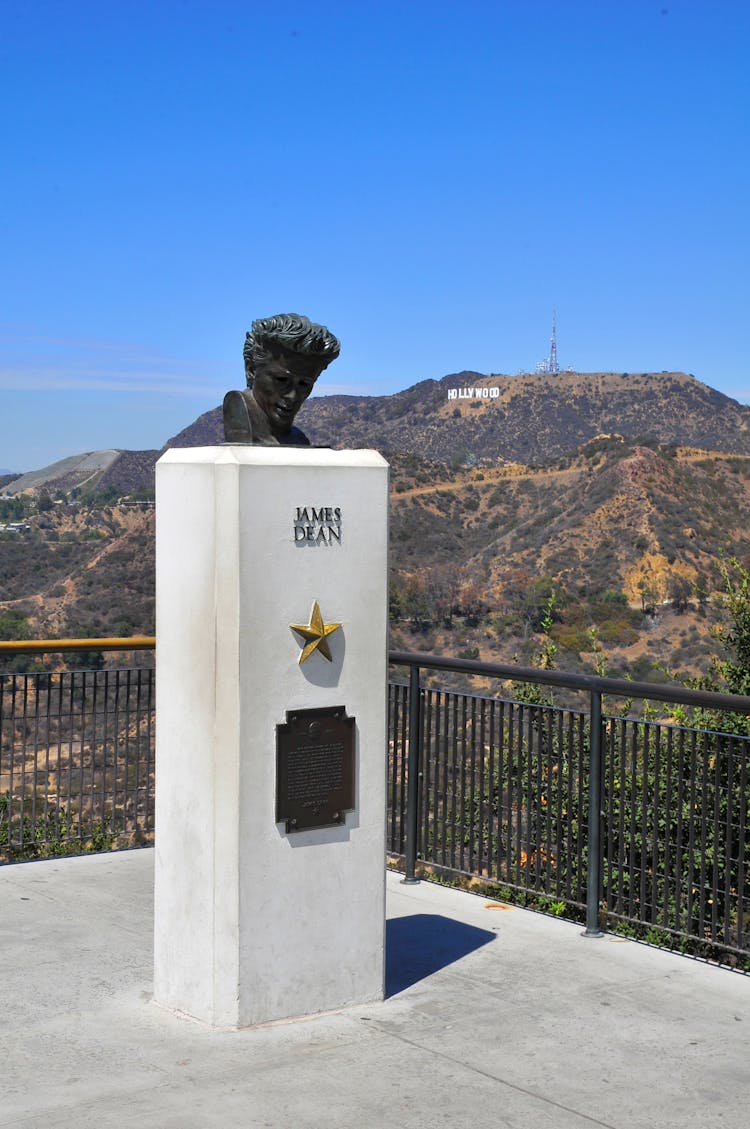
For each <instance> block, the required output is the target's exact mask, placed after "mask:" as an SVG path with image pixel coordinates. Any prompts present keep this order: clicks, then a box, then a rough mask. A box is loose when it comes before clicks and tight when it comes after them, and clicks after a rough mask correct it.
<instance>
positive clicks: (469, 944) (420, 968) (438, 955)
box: [385, 913, 496, 998]
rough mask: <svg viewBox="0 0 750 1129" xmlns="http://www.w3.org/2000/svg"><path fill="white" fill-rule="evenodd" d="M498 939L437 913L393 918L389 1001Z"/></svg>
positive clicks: (388, 967) (387, 985)
mask: <svg viewBox="0 0 750 1129" xmlns="http://www.w3.org/2000/svg"><path fill="white" fill-rule="evenodd" d="M495 939H496V934H495V933H490V932H489V930H487V929H477V928H476V927H475V926H474V925H464V924H463V923H462V922H460V921H453V920H452V919H451V918H450V917H442V916H440V915H439V914H435V913H415V914H412V915H411V916H408V917H394V918H391V919H390V920H389V921H387V922H386V928H385V994H386V998H389V997H390V996H395V995H396V994H397V993H398V992H403V990H404V988H408V987H409V986H410V985H411V984H416V983H417V981H418V980H424V979H425V977H427V976H431V975H432V973H433V972H438V971H439V970H440V969H441V968H445V967H446V965H449V964H453V963H454V961H457V960H460V959H461V957H465V956H467V954H468V953H473V952H474V950H475V949H480V948H481V947H482V945H486V944H487V943H488V942H489V941H494V940H495Z"/></svg>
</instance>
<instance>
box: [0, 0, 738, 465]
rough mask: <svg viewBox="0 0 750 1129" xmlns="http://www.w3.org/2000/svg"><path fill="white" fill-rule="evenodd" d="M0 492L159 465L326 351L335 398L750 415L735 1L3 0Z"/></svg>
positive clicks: (326, 381)
mask: <svg viewBox="0 0 750 1129" xmlns="http://www.w3.org/2000/svg"><path fill="white" fill-rule="evenodd" d="M2 25H3V27H2V34H0V95H1V96H2V97H1V103H2V107H3V109H2V115H1V117H0V143H1V145H2V149H1V152H2V175H1V176H0V203H1V207H0V247H2V263H3V269H2V272H0V296H1V298H2V302H1V303H0V396H2V401H3V404H4V408H3V411H2V413H0V467H10V468H12V469H15V470H19V471H20V470H26V469H31V468H36V467H39V466H42V465H44V464H46V463H48V462H51V461H53V460H54V459H57V458H61V457H63V456H64V455H66V454H72V453H77V452H80V451H85V450H93V449H97V448H104V447H130V448H147V447H158V446H161V444H162V443H163V442H164V440H166V439H167V438H168V437H169V436H170V435H172V434H174V433H175V432H176V431H178V430H179V429H180V428H181V427H183V426H185V425H186V424H188V423H189V422H191V421H192V420H193V419H194V418H195V417H196V416H197V415H198V414H199V413H200V412H202V411H206V410H207V409H209V408H211V407H213V406H215V405H216V404H218V403H219V402H220V400H221V398H222V396H223V394H224V392H225V391H227V389H229V388H232V387H237V388H239V387H241V386H242V384H243V375H242V357H241V351H242V344H243V341H244V335H245V331H246V330H247V329H249V327H250V323H251V321H252V320H253V318H255V317H262V316H265V315H267V314H271V313H278V312H282V311H287V310H293V311H298V312H300V313H306V314H308V315H309V316H310V317H312V318H313V319H315V320H318V321H323V322H325V323H326V324H328V325H329V326H330V328H331V329H332V330H333V331H334V332H335V333H336V334H337V335H338V336H339V337H340V338H341V341H342V352H341V357H340V359H339V360H338V361H336V362H335V364H334V365H333V366H332V367H331V368H330V369H329V370H328V371H327V372H326V373H325V374H324V375H323V377H322V378H321V381H320V384H319V392H320V393H326V392H347V391H348V392H355V393H367V394H380V393H385V392H394V391H397V390H399V389H401V388H404V387H407V386H409V385H410V384H413V383H415V382H416V381H418V380H423V379H426V378H429V377H434V378H439V377H441V376H443V375H445V374H446V373H449V372H455V371H459V370H461V369H464V368H466V369H475V370H477V371H480V372H505V373H515V372H518V371H520V370H528V369H533V368H534V366H535V365H536V363H537V362H538V361H540V360H541V359H543V357H544V356H545V355H546V353H547V351H548V346H549V333H550V322H551V316H552V310H553V308H556V310H557V325H558V353H559V359H560V362H561V364H563V365H568V366H570V367H574V368H577V369H579V370H581V371H597V370H601V369H611V370H614V371H626V370H627V371H631V372H633V371H646V370H655V371H660V370H662V369H681V370H685V371H688V372H692V373H694V374H695V375H696V376H697V377H698V378H699V379H701V380H703V381H705V382H706V383H708V384H711V385H712V386H714V387H716V388H719V389H720V390H721V391H723V392H726V393H727V394H729V395H731V396H734V397H736V398H737V399H740V400H742V401H748V400H750V371H749V369H748V361H747V356H748V351H749V350H748V345H747V340H746V337H747V325H748V316H747V315H748V309H749V308H750V301H749V299H750V294H749V293H748V291H749V289H750V287H749V285H748V251H749V246H750V241H749V240H748V228H749V226H750V221H749V220H748V211H749V210H750V209H749V206H748V200H749V198H750V194H749V193H748V169H749V167H750V146H749V145H748V140H749V131H748V108H749V106H750V78H749V77H748V76H749V74H750V69H749V68H748V65H747V57H748V49H749V48H750V34H749V33H750V5H748V4H746V3H745V0H655V2H652V0H487V2H477V0H462V2H458V0H455V2H453V0H452V2H446V0H431V2H429V3H428V2H426V0H425V2H423V0H413V2H411V3H407V2H396V0H378V2H376V0H350V2H346V3H344V2H336V0H308V2H293V0H288V2H286V0H276V2H275V3H274V4H269V3H267V2H264V3H260V2H258V3H256V2H252V0H246V2H244V3H231V2H222V0H213V2H210V3H209V2H208V0H180V2H176V0H157V2H154V0H149V2H143V0H130V2H128V3H124V2H119V0H110V2H108V3H107V4H102V3H101V0H96V2H95V3H94V2H88V0H79V2H75V0H68V2H66V0H56V2H51V0H47V2H35V0H25V2H21V0H6V3H5V4H4V5H3V17H2Z"/></svg>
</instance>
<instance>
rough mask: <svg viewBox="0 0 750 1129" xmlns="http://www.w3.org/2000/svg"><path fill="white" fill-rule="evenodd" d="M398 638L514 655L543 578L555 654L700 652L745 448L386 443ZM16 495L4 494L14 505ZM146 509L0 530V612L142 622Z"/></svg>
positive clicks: (565, 659) (746, 527) (519, 656)
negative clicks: (543, 452) (482, 449)
mask: <svg viewBox="0 0 750 1129" xmlns="http://www.w3.org/2000/svg"><path fill="white" fill-rule="evenodd" d="M391 486H392V493H391V530H390V533H391V571H392V576H391V614H392V631H393V636H392V638H393V643H394V645H398V646H403V647H406V648H408V649H415V650H436V651H443V652H444V653H452V654H465V655H468V656H481V657H483V658H488V659H493V658H494V659H496V660H505V661H513V660H518V661H528V660H530V659H533V658H534V655H535V654H536V653H537V652H538V649H539V646H540V643H539V636H538V631H539V627H540V621H541V615H542V612H543V609H544V607H545V605H546V604H547V601H548V599H549V597H550V594H551V593H553V592H554V594H555V607H554V621H555V622H554V627H553V637H554V639H555V642H556V644H557V646H558V648H559V656H558V661H559V664H560V665H561V666H563V667H566V668H575V667H583V668H587V667H588V668H590V666H591V663H592V662H593V661H595V657H596V656H595V655H593V653H592V652H593V650H594V649H595V644H594V643H593V642H592V637H591V635H590V629H591V628H592V627H595V628H596V630H597V632H598V639H599V643H600V645H602V646H604V648H605V650H606V651H607V654H608V661H609V662H610V671H611V673H625V672H626V670H629V671H630V672H631V673H633V672H635V673H636V674H638V675H639V676H640V677H655V676H656V677H663V676H662V675H659V673H658V671H655V667H654V664H655V663H659V664H662V665H666V666H668V667H673V668H675V669H679V670H687V671H692V672H696V673H697V672H699V671H702V670H705V669H706V666H707V663H708V660H709V657H710V654H711V653H713V652H714V651H715V643H714V641H713V639H712V638H711V635H710V628H711V624H712V622H713V619H714V613H713V610H712V607H711V603H710V600H709V599H708V596H709V593H710V592H711V591H712V589H713V588H714V587H715V569H714V565H715V559H716V556H717V554H718V553H719V552H720V551H721V550H722V549H727V550H728V551H729V552H730V553H733V554H737V555H738V556H740V557H741V558H742V559H743V560H744V561H745V562H746V563H748V562H750V457H747V456H737V455H724V454H720V453H710V452H706V451H700V450H697V449H695V448H688V447H681V448H677V449H675V448H673V447H659V446H658V445H656V444H652V445H650V446H649V445H645V444H634V443H632V442H630V441H628V440H625V439H624V438H622V437H621V436H615V435H612V436H609V437H601V438H599V439H596V440H593V441H592V442H590V443H588V444H586V445H585V446H584V447H582V448H581V449H580V450H579V451H578V452H577V453H575V454H574V455H572V456H569V457H567V458H565V459H562V460H560V461H558V463H557V464H553V465H549V466H547V467H544V468H539V467H537V468H534V467H528V466H525V465H523V464H512V465H510V464H508V465H502V466H495V467H475V468H466V467H465V468H461V469H458V470H456V469H451V468H450V467H448V466H446V465H445V464H444V463H438V462H431V461H429V460H425V459H420V458H418V457H416V456H412V455H405V454H402V455H396V456H393V457H392V483H391ZM16 504H17V503H16V500H12V501H9V502H6V503H0V505H5V506H10V505H16ZM153 517H154V513H153V510H152V509H139V508H138V507H137V506H124V505H109V506H103V507H102V506H99V507H95V506H94V507H92V506H87V505H85V504H84V505H81V506H78V507H76V506H67V505H61V506H55V507H53V508H52V509H50V510H47V511H46V512H44V513H37V514H30V516H28V523H29V526H30V529H29V532H28V533H21V534H14V535H13V536H11V535H10V534H3V533H0V560H2V573H1V576H0V617H2V616H4V615H5V616H7V615H9V614H10V615H12V616H26V617H27V620H28V627H29V630H30V631H31V633H32V634H34V635H38V636H46V635H52V636H54V635H66V634H77V633H79V632H80V631H81V630H83V629H85V630H90V631H92V632H94V633H96V634H104V635H106V634H120V633H122V632H125V633H127V632H128V631H133V632H136V633H138V632H145V633H151V632H152V631H153V623H154V619H153V611H154V609H153Z"/></svg>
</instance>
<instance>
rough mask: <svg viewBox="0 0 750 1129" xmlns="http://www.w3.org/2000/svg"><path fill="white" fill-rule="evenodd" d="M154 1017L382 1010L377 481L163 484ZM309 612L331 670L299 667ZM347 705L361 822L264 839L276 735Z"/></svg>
mask: <svg viewBox="0 0 750 1129" xmlns="http://www.w3.org/2000/svg"><path fill="white" fill-rule="evenodd" d="M156 481H157V509H156V515H157V523H156V525H157V528H156V634H157V708H156V851H155V864H156V874H155V968H154V998H155V1000H156V1002H157V1003H159V1004H161V1005H162V1006H165V1007H168V1008H171V1009H175V1010H178V1011H181V1012H184V1013H186V1014H188V1015H191V1016H195V1017H196V1018H199V1019H202V1020H205V1021H206V1022H208V1023H211V1024H214V1025H219V1026H231V1027H242V1026H249V1025H252V1024H258V1023H266V1022H269V1021H272V1020H277V1019H283V1018H286V1017H291V1016H300V1015H308V1014H313V1013H315V1012H320V1011H326V1010H330V1009H334V1008H340V1007H344V1006H347V1005H350V1004H356V1003H365V1002H369V1001H372V1000H377V999H381V998H382V994H383V974H384V922H385V803H386V797H385V781H386V760H385V750H386V745H385V741H386V734H385V724H386V721H385V718H386V659H387V635H386V631H387V548H388V466H387V463H386V462H385V461H384V460H383V459H382V458H381V456H380V455H378V454H377V453H376V452H374V451H328V450H311V449H308V448H271V447H249V446H248V447H244V446H238V445H232V446H229V445H227V446H220V447H196V448H186V449H173V450H170V451H167V452H166V454H165V455H163V456H162V458H161V459H160V460H159V463H158V465H157V469H156ZM314 601H317V602H318V605H319V608H320V612H321V616H322V619H323V620H324V622H325V623H326V624H332V623H340V624H341V627H340V628H339V629H337V630H335V631H333V632H332V633H330V634H329V635H328V637H327V639H326V642H327V644H328V646H329V647H330V654H331V660H332V661H330V662H329V661H327V660H326V658H325V657H324V656H323V655H322V654H321V653H320V649H318V650H315V651H314V652H313V653H312V654H311V655H310V657H309V658H307V660H306V661H305V662H304V663H303V664H302V665H300V662H299V659H300V654H301V651H302V646H303V642H304V641H303V640H302V638H301V637H300V635H299V634H298V633H296V632H295V631H293V630H292V629H291V628H290V625H291V624H298V625H307V624H309V623H310V616H311V611H312V608H313V602H314ZM336 706H343V707H345V709H346V713H347V715H348V716H349V717H354V718H355V720H356V725H355V780H354V807H353V810H351V811H349V812H347V813H346V814H345V821H344V822H343V823H341V824H339V825H334V826H327V827H322V828H316V829H312V830H306V831H297V832H295V831H289V832H288V831H287V830H286V825H285V823H277V822H276V795H275V793H276V745H277V737H276V727H277V726H278V725H280V724H283V723H285V722H286V714H287V711H290V710H299V709H310V708H321V707H336Z"/></svg>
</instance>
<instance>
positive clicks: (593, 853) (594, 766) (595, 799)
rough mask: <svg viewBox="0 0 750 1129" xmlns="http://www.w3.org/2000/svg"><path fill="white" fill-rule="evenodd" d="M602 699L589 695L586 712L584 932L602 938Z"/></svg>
mask: <svg viewBox="0 0 750 1129" xmlns="http://www.w3.org/2000/svg"><path fill="white" fill-rule="evenodd" d="M602 799H603V797H602V695H601V691H600V690H592V691H591V707H590V710H589V835H588V852H587V862H588V866H587V873H586V932H585V933H584V934H583V936H584V937H603V936H604V934H603V933H602V931H601V929H600V928H599V891H600V890H601V885H602V843H601V827H602Z"/></svg>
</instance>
